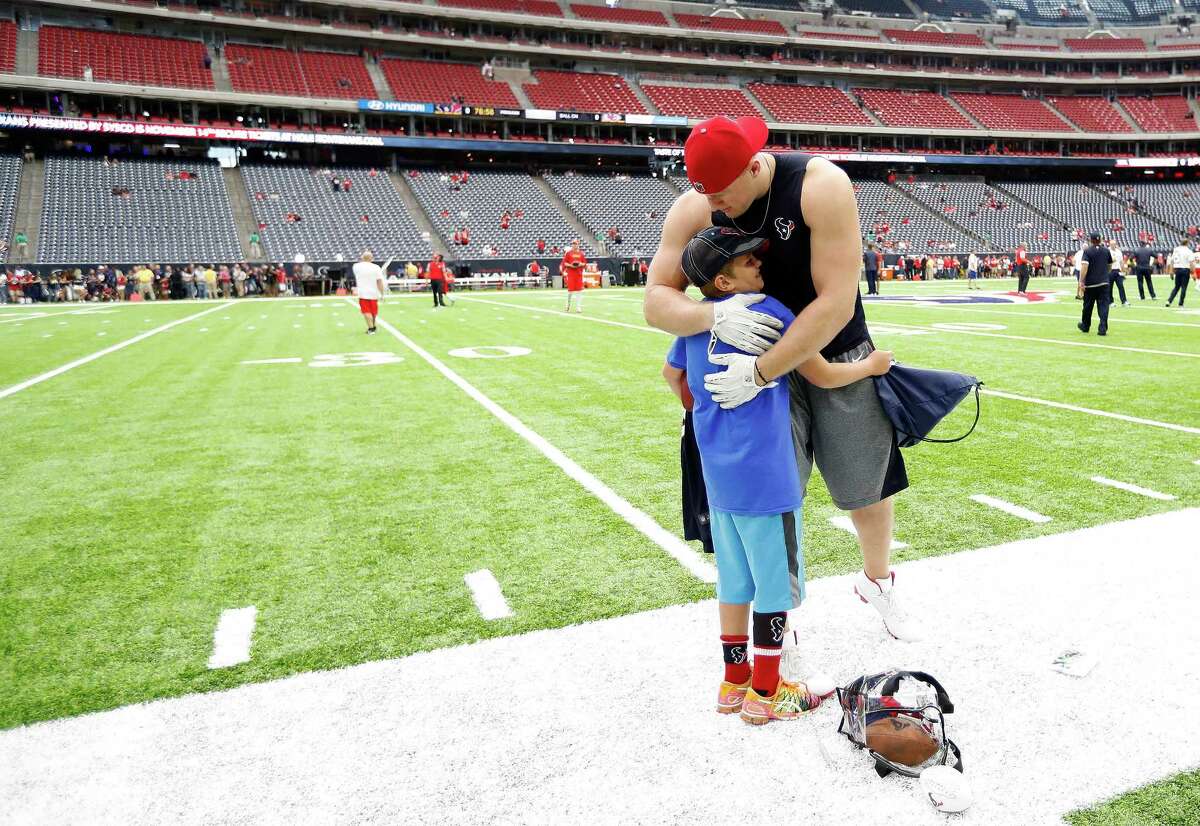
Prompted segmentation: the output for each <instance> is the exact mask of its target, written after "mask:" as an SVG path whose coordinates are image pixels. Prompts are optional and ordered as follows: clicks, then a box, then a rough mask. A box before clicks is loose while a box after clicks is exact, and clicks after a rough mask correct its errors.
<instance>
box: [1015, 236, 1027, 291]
mask: <svg viewBox="0 0 1200 826" xmlns="http://www.w3.org/2000/svg"><path fill="white" fill-rule="evenodd" d="M1016 259H1017V261H1016V264H1017V292H1018V293H1020V294H1021V295H1025V291H1026V290H1027V289H1028V288H1029V257H1028V255H1027V254H1026V252H1025V245H1024V244H1021V245H1020V246H1018V247H1017V254H1016Z"/></svg>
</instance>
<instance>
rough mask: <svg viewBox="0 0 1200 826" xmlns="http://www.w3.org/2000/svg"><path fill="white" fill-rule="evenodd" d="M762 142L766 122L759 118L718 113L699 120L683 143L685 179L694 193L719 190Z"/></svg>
mask: <svg viewBox="0 0 1200 826" xmlns="http://www.w3.org/2000/svg"><path fill="white" fill-rule="evenodd" d="M766 145H767V124H766V122H765V121H763V119H762V118H756V117H753V116H751V117H745V118H738V119H737V120H730V119H729V118H727V117H723V116H718V117H715V118H709V119H708V120H703V121H700V123H697V124H696V126H695V128H694V129H692V134H690V135H688V139H687V142H686V143H684V145H683V162H684V165H685V166H686V167H687V176H688V180H689V181H691V184H692V186H693V187H695V189H696V191H697V192H702V193H706V194H712V193H716V192H721V191H722V190H724V189H725V188H726V187H728V186H729V185H730V184H731V183H733V182H734V180H736V179H737V176H738V175H741V174H742V171H743V170H744V169H745V168H746V164H748V163H750V159H751V158H753V157H754V154H755V153H756V152H758V151H759V150H761V149H762V148H763V147H764V146H766Z"/></svg>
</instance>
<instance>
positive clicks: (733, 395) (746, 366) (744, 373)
mask: <svg viewBox="0 0 1200 826" xmlns="http://www.w3.org/2000/svg"><path fill="white" fill-rule="evenodd" d="M708 360H709V361H711V362H712V363H713V364H725V365H728V366H729V369H728V370H725V371H724V372H721V373H706V374H705V375H704V389H705V390H707V391H708V392H709V393H712V397H713V401H715V402H716V403H717V404H719V405H720V406H721V407H722V408H723V409H725V410H731V409H733V408H735V407H739V406H741V405H743V404H745V403H746V402H748V401H750V400H751V399H753V398H754V397H755V396H757V395H758V394H759V393H761V392H762V391H763V390H766V389H767V388H769V387H776V386H777V385H778V384H779V382H777V381H771V382H767V383H766V384H764V385H762V386H761V387H760V386H759V384H758V382H756V381H755V380H754V362H756V361H757V360H758V358H757V357H756V356H747V355H743V354H742V353H710V354H709V356H708Z"/></svg>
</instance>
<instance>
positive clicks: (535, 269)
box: [525, 260, 542, 286]
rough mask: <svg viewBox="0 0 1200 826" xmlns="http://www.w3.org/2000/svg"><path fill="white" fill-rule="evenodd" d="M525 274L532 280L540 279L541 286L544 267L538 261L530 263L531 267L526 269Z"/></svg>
mask: <svg viewBox="0 0 1200 826" xmlns="http://www.w3.org/2000/svg"><path fill="white" fill-rule="evenodd" d="M525 274H526V275H528V276H530V277H532V278H537V279H539V281H538V284H539V286H540V285H541V281H540V279H541V277H542V265H541V264H539V263H538V262H537V261H536V260H534V261H530V262H529V266H527V267H526V268H525Z"/></svg>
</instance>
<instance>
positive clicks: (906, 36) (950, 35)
mask: <svg viewBox="0 0 1200 826" xmlns="http://www.w3.org/2000/svg"><path fill="white" fill-rule="evenodd" d="M883 33H884V35H885V36H886V37H889V38H891V39H892V40H894V41H896V42H897V43H905V44H912V45H917V46H966V47H974V48H980V49H981V48H984V47H985V46H987V44H986V43H984V42H983V38H981V37H980V36H979V35H977V34H965V33H963V32H937V31H910V30H908V29H884V30H883Z"/></svg>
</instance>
